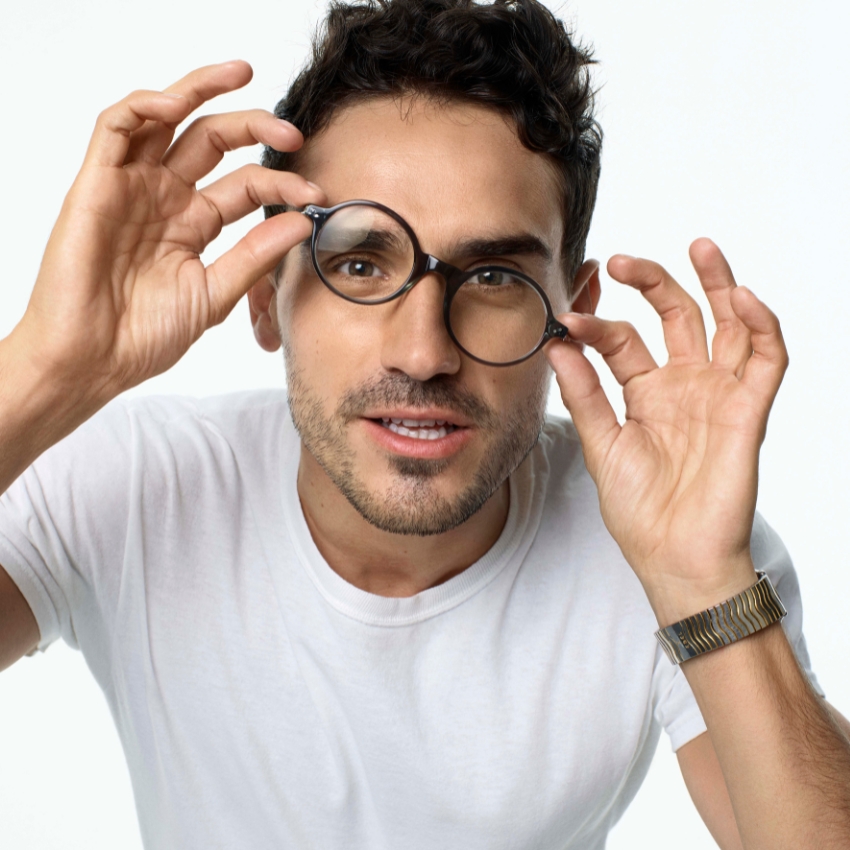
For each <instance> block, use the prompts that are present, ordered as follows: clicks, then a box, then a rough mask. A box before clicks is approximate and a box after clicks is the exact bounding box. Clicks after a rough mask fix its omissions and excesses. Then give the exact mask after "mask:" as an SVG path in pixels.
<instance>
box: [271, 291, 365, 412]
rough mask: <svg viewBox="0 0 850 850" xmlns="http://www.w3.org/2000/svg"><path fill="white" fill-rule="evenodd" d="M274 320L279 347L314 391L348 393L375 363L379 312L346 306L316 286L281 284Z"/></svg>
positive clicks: (353, 305) (355, 305)
mask: <svg viewBox="0 0 850 850" xmlns="http://www.w3.org/2000/svg"><path fill="white" fill-rule="evenodd" d="M278 319H279V322H280V326H281V330H282V335H283V339H284V343H285V345H286V346H287V349H288V350H289V352H290V354H291V356H292V358H293V359H294V361H295V362H296V363H297V367H298V370H299V371H300V372H301V373H302V374H303V375H304V376H305V377H307V376H309V378H308V380H309V382H310V384H311V386H312V388H313V389H314V390H321V388H322V387H327V389H328V390H329V392H322V394H323V395H331V393H332V392H333V387H338V388H342V389H345V388H348V387H350V386H351V385H352V384H353V383H357V382H359V381H362V380H365V379H366V378H367V377H369V376H371V375H374V373H375V371H376V370H377V369H378V368H379V364H380V357H379V355H380V344H379V341H380V321H379V320H380V316H379V310H378V309H376V308H371V307H363V306H361V305H358V304H351V303H349V302H347V301H345V300H344V299H342V298H339V297H338V296H336V295H334V294H333V293H332V292H331V291H330V290H329V289H328V288H327V287H326V286H324V285H323V284H322V282H321V281H319V280H317V279H315V280H311V279H301V280H289V281H286V282H284V281H282V282H281V287H280V289H279V298H278Z"/></svg>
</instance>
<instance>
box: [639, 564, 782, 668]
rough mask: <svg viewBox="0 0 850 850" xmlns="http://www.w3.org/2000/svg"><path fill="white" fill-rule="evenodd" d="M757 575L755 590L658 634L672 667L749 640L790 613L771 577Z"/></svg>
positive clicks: (761, 574) (759, 572)
mask: <svg viewBox="0 0 850 850" xmlns="http://www.w3.org/2000/svg"><path fill="white" fill-rule="evenodd" d="M756 575H757V576H758V581H757V582H756V583H755V584H754V585H752V587H748V588H747V589H746V590H742V591H741V592H740V593H738V594H737V595H735V596H733V597H732V598H731V599H727V600H726V601H725V602H721V603H720V604H719V605H715V606H714V607H713V608H707V609H706V610H705V611H700V613H699V614H694V615H692V616H690V617H685V619H684V620H679V622H678V623H673V625H672V626H665V627H664V628H663V629H659V630H658V631H657V632H656V633H655V637H656V638H658V642H659V643H660V644H661V646H662V647H663V648H664V651H665V652H666V653H667V657H668V658H669V659H670V662H671V663H672V664H681V663H682V662H683V661H688V660H690V659H691V658H696V656H697V655H702V654H703V653H705V652H710V651H711V650H712V649H720V647H721V646H728V645H729V644H730V643H735V641H738V640H741V639H742V638H745V637H749V636H750V635H752V634H755V633H756V632H758V631H761V630H762V629H766V628H767V627H768V626H770V625H772V624H773V623H778V622H779V621H780V620H781V619H782V618H783V617H784V616H785V615H786V614H787V613H788V612H787V611H786V610H785V606H784V605H783V604H782V600H781V599H780V598H779V596H778V594H777V593H776V590H775V588H774V587H773V584H772V583H771V581H770V577H769V576H768V575H767V573H765V572H762V571H758V572H756Z"/></svg>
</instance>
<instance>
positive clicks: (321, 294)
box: [251, 99, 599, 596]
mask: <svg viewBox="0 0 850 850" xmlns="http://www.w3.org/2000/svg"><path fill="white" fill-rule="evenodd" d="M376 133H377V134H378V143H377V144H376V143H375V142H374V141H373V143H371V144H368V143H367V140H368V139H370V138H371V139H373V140H374V139H375V136H376ZM299 170H300V173H302V174H303V175H304V176H306V177H307V178H308V179H309V180H310V181H312V182H315V183H317V184H319V185H321V186H322V188H323V189H324V190H325V192H326V193H327V196H328V201H329V204H334V203H338V202H340V201H343V200H348V199H350V198H368V199H370V200H375V201H378V202H380V203H383V204H385V205H387V206H389V207H390V208H391V209H393V210H395V211H397V212H398V213H400V214H401V215H402V216H403V217H404V218H405V219H406V220H407V221H408V223H409V224H410V225H411V226H412V227H413V229H414V232H415V233H416V234H417V236H418V238H419V241H420V244H421V245H422V246H423V249H424V250H425V251H428V252H430V253H432V254H434V255H436V256H438V257H440V258H441V259H444V260H446V261H448V262H451V263H456V264H458V265H461V266H462V267H464V268H467V267H468V268H473V267H475V266H476V265H480V264H481V263H482V262H485V261H489V262H494V263H499V264H502V265H507V266H513V267H516V268H519V269H520V270H522V271H525V272H526V273H528V274H530V275H531V276H532V277H533V278H534V279H536V280H538V282H539V283H540V284H541V285H542V286H544V288H545V289H546V290H547V294H548V295H549V296H550V299H551V300H552V302H553V304H554V305H559V306H560V307H561V308H562V309H563V308H564V307H566V306H567V305H568V303H569V301H568V297H567V286H566V282H565V280H564V278H563V272H562V269H561V263H560V258H559V244H560V239H561V224H560V219H559V212H558V211H559V208H560V195H559V192H558V188H557V184H556V182H555V179H554V174H553V171H552V167H551V166H550V164H549V163H548V162H547V160H545V159H544V158H542V157H540V156H538V155H536V154H534V153H532V152H531V151H528V150H527V149H525V148H524V147H522V145H521V144H520V143H519V141H518V139H517V137H516V134H515V132H514V131H513V129H512V128H511V127H510V126H509V125H508V124H507V123H506V122H505V121H503V120H502V119H501V118H500V117H499V116H498V115H495V114H493V113H492V112H491V111H489V110H485V109H482V108H480V107H470V106H467V105H463V106H461V105H451V106H448V107H446V106H442V107H440V106H436V105H434V104H433V103H430V102H428V101H426V100H423V99H418V100H413V101H409V102H404V103H396V102H393V101H392V100H388V99H382V100H378V101H370V102H366V103H362V104H359V105H357V106H353V107H349V108H347V109H346V110H345V111H344V112H343V113H341V114H340V115H338V116H337V118H336V119H335V120H334V121H333V122H332V123H331V125H330V127H329V128H328V129H327V130H326V131H325V132H323V133H322V134H321V135H320V136H318V137H315V138H313V139H311V140H310V142H309V143H308V144H307V145H306V146H305V149H304V151H303V152H302V154H301V155H300V165H299ZM435 175H439V180H435V179H434V176H435ZM496 175H502V178H501V179H495V176H496ZM515 234H530V235H533V236H535V237H536V238H538V239H540V240H541V241H542V242H543V243H544V244H545V245H547V246H548V247H549V249H550V251H551V252H552V255H553V259H552V260H551V261H548V262H544V261H542V260H540V259H539V258H537V257H528V256H519V255H499V256H498V257H495V258H493V257H491V258H489V260H488V258H486V257H483V258H482V257H478V256H474V255H471V256H462V255H461V254H460V253H459V252H458V246H459V245H460V244H461V243H462V241H463V240H468V239H472V238H494V237H506V236H511V235H515ZM443 288H444V283H443V281H442V279H441V278H440V277H438V276H437V275H428V276H426V277H425V278H423V279H422V280H421V281H420V282H419V283H418V284H417V285H416V286H415V287H414V288H413V290H411V291H410V292H409V293H407V294H406V295H404V296H402V297H401V298H399V299H396V300H395V301H392V302H389V303H387V304H383V305H376V306H369V307H365V306H363V305H359V304H352V303H350V302H347V301H344V300H343V299H341V298H339V297H338V296H336V295H334V294H333V293H332V292H331V291H330V290H329V289H328V288H327V287H326V286H324V285H323V284H322V283H321V281H320V280H319V279H318V277H317V276H316V275H315V273H313V271H312V269H311V268H310V267H309V264H308V262H307V261H306V260H302V259H301V258H299V257H298V256H297V255H295V256H291V257H289V258H287V261H286V262H285V264H284V267H283V270H282V273H281V274H280V278H279V280H277V281H276V280H274V279H270V278H267V279H266V280H264V281H263V282H261V283H260V284H258V285H257V287H255V288H254V290H253V291H252V293H251V304H252V308H253V318H254V327H255V332H256V335H257V339H258V342H259V343H260V344H261V345H262V346H263V347H264V348H266V349H267V350H274V349H276V348H278V347H279V346H280V344H281V338H282V339H284V340H285V341H286V343H287V345H286V348H287V371H288V375H289V381H288V383H289V386H290V394H291V400H292V405H293V416H294V418H295V421H296V424H300V423H301V422H302V421H303V420H305V419H306V418H307V413H306V410H307V408H310V409H311V410H314V411H315V414H314V415H315V416H316V417H320V421H319V422H317V423H316V424H315V427H314V430H315V432H316V436H315V437H314V436H312V435H310V434H305V428H304V427H302V428H301V429H300V430H301V433H302V437H304V438H305V439H304V442H305V443H306V445H305V446H304V447H303V448H302V452H301V463H300V468H299V477H298V486H299V494H300V496H301V504H302V508H303V510H304V514H305V517H306V518H307V521H308V524H309V526H310V529H311V531H312V533H313V537H314V539H315V540H316V543H317V545H318V547H319V549H320V551H321V552H322V554H323V555H324V556H325V558H326V560H327V561H328V563H329V564H330V565H331V566H332V567H333V568H334V569H335V570H336V571H337V572H338V573H339V574H340V575H342V576H343V578H345V579H346V580H347V581H349V582H351V583H352V584H354V585H356V586H358V587H360V588H362V589H364V590H368V591H371V592H375V593H381V594H382V595H386V596H409V595H413V594H415V593H418V592H419V591H421V590H424V589H425V588H428V587H432V586H434V585H436V584H439V583H441V582H444V581H446V580H447V579H448V578H450V577H451V576H453V575H456V574H457V573H458V572H460V571H462V570H463V569H465V568H466V567H468V566H469V565H470V564H472V563H474V562H475V561H476V560H478V559H479V558H480V557H481V556H482V555H483V554H484V553H485V552H486V551H487V550H488V549H489V548H490V547H491V546H492V545H493V543H494V542H495V541H496V538H497V537H498V536H499V534H500V533H501V530H502V527H503V526H504V523H505V519H506V517H507V510H508V488H507V480H506V479H507V476H508V475H509V474H510V472H511V471H512V470H513V469H514V468H515V467H516V466H517V465H518V464H519V462H520V461H521V460H522V459H523V458H524V457H525V455H526V454H527V452H528V451H529V450H530V448H531V447H532V446H533V444H534V442H535V441H536V437H537V433H538V431H539V428H540V424H541V422H542V416H543V411H544V407H545V392H546V388H547V385H548V381H549V375H550V371H549V368H548V366H547V363H546V361H545V359H544V358H543V357H542V356H536V357H533V358H531V359H530V360H527V361H526V362H524V363H522V364H520V365H518V366H513V367H510V368H503V369H500V368H494V367H492V366H486V365H483V364H480V363H476V362H475V361H473V360H471V359H469V358H467V357H465V356H463V355H461V353H460V352H459V350H458V349H457V348H456V347H455V345H454V344H453V343H452V341H451V339H450V338H449V336H448V333H447V331H446V327H445V324H444V321H443V316H442V300H443ZM577 289H578V291H579V292H580V296H579V297H580V298H581V303H582V304H585V305H586V306H587V309H592V307H593V299H595V298H596V297H598V291H599V288H598V275H597V264H596V263H595V262H592V261H591V262H589V263H587V264H585V265H584V266H583V267H582V269H581V270H580V273H579V278H578V281H577ZM328 327H332V328H334V332H333V333H332V334H328V332H327V328H328ZM343 364H344V365H343ZM402 379H406V382H403V383H402ZM381 380H383V381H384V382H385V383H386V382H387V381H389V380H394V381H395V382H396V384H399V385H400V386H402V387H404V388H405V391H406V390H407V388H408V387H411V388H413V389H416V388H417V385H425V387H426V389H427V388H428V387H432V386H433V385H434V384H435V383H436V384H437V385H438V386H442V387H446V388H447V390H448V391H450V392H451V393H458V394H459V393H465V394H466V395H468V396H470V397H471V398H473V399H474V400H475V401H476V403H477V404H478V405H480V406H481V407H483V408H485V409H486V410H488V411H490V416H489V419H490V420H491V421H490V422H489V423H487V422H485V421H482V420H483V419H484V417H481V418H480V419H475V418H473V417H470V416H469V414H468V413H465V412H464V410H463V408H458V407H457V406H454V409H453V406H452V404H451V398H449V400H448V402H447V403H446V402H444V403H443V404H442V406H441V407H440V408H439V409H440V410H442V411H443V413H442V416H443V418H449V419H451V420H454V421H460V422H462V423H463V424H464V425H465V426H466V427H465V428H464V429H463V432H464V433H463V437H464V439H463V443H462V445H460V446H459V447H457V448H456V449H454V448H453V447H452V446H451V445H447V447H446V448H445V449H440V448H439V447H438V446H437V445H436V444H427V445H426V446H423V444H422V443H421V442H420V441H417V440H409V439H408V440H404V441H403V442H405V443H408V444H409V445H402V446H399V447H398V448H394V449H393V450H388V449H387V447H386V446H385V445H383V444H382V443H381V442H379V439H380V437H381V435H377V438H376V436H375V435H374V431H375V429H374V426H371V423H370V422H369V421H364V419H363V418H360V417H358V418H357V419H355V420H354V421H351V422H345V421H344V419H343V418H342V417H341V416H340V415H339V414H338V413H337V407H338V404H339V399H340V398H341V397H343V396H344V394H345V393H346V392H348V391H350V390H351V389H352V388H356V387H359V386H362V385H364V384H366V385H368V384H369V383H370V382H371V383H374V382H376V381H381ZM293 385H296V386H297V388H298V389H297V391H294V392H293V390H292V388H293ZM420 392H422V391H421V390H420ZM372 395H377V398H375V399H374V400H371V397H370V402H369V403H368V405H367V408H368V409H367V411H365V412H367V413H368V414H369V416H370V417H380V416H382V415H399V414H400V413H401V412H402V409H403V410H406V411H407V412H408V414H409V415H410V416H411V417H415V416H417V415H418V416H419V418H427V410H426V412H424V413H418V412H417V411H421V410H423V407H422V405H421V403H420V404H416V402H415V401H414V402H405V401H402V402H397V401H394V400H393V399H392V397H389V398H386V396H387V394H386V393H377V394H372ZM407 395H409V393H407V392H405V396H407ZM428 409H431V408H428ZM529 411H531V413H530V412H529ZM511 421H514V422H517V423H518V427H517V428H515V429H514V430H518V432H519V433H516V434H515V435H514V440H513V441H512V442H513V443H515V445H514V446H513V448H512V449H507V450H506V449H505V444H506V442H508V443H510V442H511V441H510V440H509V439H506V432H508V431H509V429H508V428H507V427H506V426H505V422H511ZM334 429H338V430H341V431H342V434H341V436H340V439H339V442H340V444H341V450H344V451H345V458H346V462H348V463H349V464H350V465H351V466H352V467H353V478H354V479H355V482H356V485H357V487H358V488H359V489H360V490H361V491H362V492H365V493H366V494H368V497H369V498H370V499H371V502H372V503H373V507H374V508H375V510H374V511H373V513H375V512H378V513H379V515H387V514H389V515H395V514H398V513H402V514H403V515H405V516H406V517H407V518H408V522H409V524H412V523H414V522H415V520H416V518H417V517H421V515H422V514H424V513H425V512H426V511H430V512H432V513H433V511H434V510H436V509H435V508H432V504H433V503H434V502H435V501H436V502H437V503H438V504H440V505H441V506H442V515H443V517H444V518H449V519H452V521H454V520H456V519H457V518H456V517H454V513H455V512H454V511H453V510H452V506H453V505H457V503H458V502H459V501H461V500H462V498H463V494H464V493H466V492H467V491H468V489H469V482H470V481H471V480H473V479H474V478H475V476H476V475H477V474H478V473H479V472H480V471H481V469H482V468H487V467H489V466H492V464H493V463H494V459H495V461H496V462H498V464H497V468H496V469H494V470H492V472H493V474H494V475H495V476H496V485H497V489H496V491H495V492H494V493H493V494H492V496H491V497H490V498H488V499H487V501H486V502H485V504H484V505H483V506H482V508H481V509H480V510H478V511H477V512H476V513H475V514H473V515H472V516H471V517H469V518H468V519H467V520H466V521H465V522H464V523H463V524H462V525H459V526H458V525H456V526H455V527H453V528H450V529H449V530H448V531H445V532H444V533H440V534H430V535H428V536H412V535H410V534H407V535H402V534H398V533H392V532H390V531H387V530H385V529H384V528H380V527H377V526H376V524H375V522H374V517H372V521H371V522H370V521H369V520H367V519H366V518H365V517H364V516H363V514H362V511H361V510H358V508H357V507H356V506H355V505H353V504H352V502H351V500H349V499H348V498H346V496H345V495H343V493H342V492H341V491H340V489H339V487H338V486H337V484H338V482H337V481H335V480H334V478H335V477H336V476H335V475H334V474H333V470H332V471H331V474H328V471H327V468H328V465H329V464H330V465H331V466H332V465H333V464H334V463H336V466H339V465H340V464H341V462H342V461H340V460H339V459H334V458H325V459H324V463H320V462H319V460H317V454H318V452H317V451H316V448H315V443H316V442H317V439H318V435H319V434H322V435H324V434H327V433H328V432H329V431H332V430H334ZM456 436H458V434H455V435H452V437H456ZM452 437H448V438H446V439H445V440H441V441H437V442H438V443H447V444H450V443H451V442H452ZM508 437H510V434H508ZM423 448H425V449H427V450H436V452H437V453H438V454H441V455H444V457H441V458H440V460H441V462H442V464H444V465H445V468H444V469H442V471H441V472H440V474H438V475H431V476H428V477H426V476H422V475H420V476H412V475H403V474H400V473H399V470H398V468H397V464H396V463H394V460H397V458H398V455H399V454H403V455H404V456H410V457H413V456H414V455H415V453H418V452H421V451H422V450H423ZM488 477H490V476H488ZM490 490H492V488H490ZM487 495H490V493H489V492H487Z"/></svg>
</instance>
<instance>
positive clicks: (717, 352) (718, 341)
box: [689, 238, 753, 378]
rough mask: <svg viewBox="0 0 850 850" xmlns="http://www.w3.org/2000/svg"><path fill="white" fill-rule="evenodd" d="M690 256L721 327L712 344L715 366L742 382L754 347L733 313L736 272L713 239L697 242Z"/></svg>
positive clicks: (712, 356) (715, 321) (716, 332)
mask: <svg viewBox="0 0 850 850" xmlns="http://www.w3.org/2000/svg"><path fill="white" fill-rule="evenodd" d="M689 253H690V256H691V263H693V266H694V270H695V271H696V273H697V275H698V276H699V279H700V283H701V284H702V288H703V289H704V290H705V294H706V296H707V297H708V303H709V304H710V305H711V314H712V316H713V317H714V324H715V325H716V327H717V330H716V331H715V334H714V339H713V340H712V343H711V362H712V363H713V364H714V365H715V366H719V367H720V368H723V369H729V370H730V371H732V372H734V373H735V374H736V375H737V377H738V378H740V377H741V376H742V375H743V373H744V366H745V365H746V363H747V360H749V357H750V354H752V350H753V346H752V340H751V339H750V331H749V328H748V327H747V326H746V325H745V324H744V323H743V322H742V321H741V319H740V318H739V317H738V315H737V314H736V313H735V311H734V310H733V309H732V292H733V291H734V289H735V287H736V286H737V284H736V283H735V277H734V275H733V274H732V269H731V268H730V267H729V263H728V262H727V261H726V258H725V257H724V256H723V253H722V252H721V250H720V249H719V248H718V247H717V245H715V244H714V242H712V241H711V240H710V239H704V238H703V239H697V240H696V241H695V242H693V243H692V244H691V247H690V251H689Z"/></svg>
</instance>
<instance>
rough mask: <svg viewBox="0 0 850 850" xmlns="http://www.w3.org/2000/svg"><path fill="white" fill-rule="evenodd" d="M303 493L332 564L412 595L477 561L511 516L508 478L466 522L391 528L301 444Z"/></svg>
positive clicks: (348, 576)
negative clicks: (362, 507)
mask: <svg viewBox="0 0 850 850" xmlns="http://www.w3.org/2000/svg"><path fill="white" fill-rule="evenodd" d="M298 496H299V498H300V500H301V508H302V510H303V512H304V518H305V519H306V521H307V526H308V527H309V529H310V534H311V535H312V537H313V541H314V542H315V544H316V548H318V550H319V552H320V553H321V554H322V557H324V559H325V560H326V561H327V563H328V564H329V566H330V567H331V569H333V570H334V571H335V572H336V573H337V574H338V575H340V576H341V577H342V578H344V579H345V580H346V581H347V582H348V583H349V584H353V585H354V586H355V587H358V588H360V589H361V590H365V591H367V592H369V593H374V594H377V595H379V596H396V597H398V596H413V595H415V594H417V593H419V592H420V591H422V590H426V589H427V588H429V587H435V586H436V585H438V584H442V583H443V582H445V581H448V580H449V579H450V578H452V577H453V576H456V575H458V574H459V573H462V572H463V571H464V570H465V569H467V567H470V566H472V564H474V563H475V562H476V561H477V560H478V559H479V558H481V557H482V556H483V555H484V554H485V553H486V552H487V551H488V550H489V549H490V548H491V547H492V546H493V544H494V543H495V542H496V540H497V539H498V538H499V535H500V534H501V533H502V529H503V528H504V526H505V522H506V521H507V518H508V507H509V487H508V482H507V481H505V482H504V483H503V484H502V486H501V487H500V488H499V489H498V490H497V491H496V492H495V493H494V494H493V495H492V496H491V497H490V498H489V499H488V500H487V502H486V503H485V504H484V506H483V507H482V508H481V510H479V511H478V512H477V513H475V514H474V515H473V516H472V517H470V518H469V519H468V520H467V521H466V522H464V523H463V524H462V525H460V526H458V527H457V528H453V529H452V530H451V531H447V532H444V533H443V534H433V535H430V536H428V537H418V536H415V535H406V534H392V533H390V532H388V531H382V530H381V529H379V528H376V527H375V526H373V525H372V524H371V523H369V522H367V521H366V520H365V519H363V517H362V516H361V515H360V514H359V513H358V512H357V511H356V510H355V509H354V507H352V505H351V504H350V502H349V501H348V499H346V498H345V496H343V495H342V493H341V492H340V491H339V489H337V487H336V485H335V484H334V483H333V482H332V481H331V480H330V479H329V478H328V476H327V474H326V473H325V471H324V470H323V469H322V468H321V466H319V464H318V463H317V462H316V460H315V458H314V457H313V456H312V454H310V452H309V451H308V450H307V449H306V448H304V446H303V445H302V447H301V461H300V463H299V466H298Z"/></svg>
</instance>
